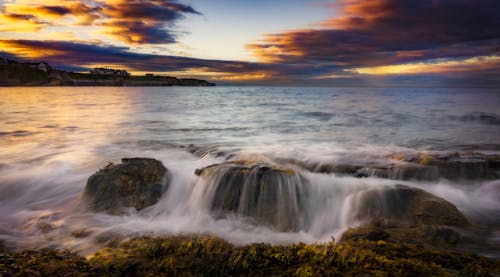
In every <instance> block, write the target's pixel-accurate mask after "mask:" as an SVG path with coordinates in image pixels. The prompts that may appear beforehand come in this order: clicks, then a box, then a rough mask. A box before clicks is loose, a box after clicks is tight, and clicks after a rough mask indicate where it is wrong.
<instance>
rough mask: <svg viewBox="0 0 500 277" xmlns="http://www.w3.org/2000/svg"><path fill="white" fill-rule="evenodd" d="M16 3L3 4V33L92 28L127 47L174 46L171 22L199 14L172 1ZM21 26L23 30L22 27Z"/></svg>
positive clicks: (20, 0) (21, 0)
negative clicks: (71, 27) (60, 28)
mask: <svg viewBox="0 0 500 277" xmlns="http://www.w3.org/2000/svg"><path fill="white" fill-rule="evenodd" d="M44 2H45V3H48V4H41V3H40V1H30V0H17V1H13V2H12V3H6V4H4V6H3V9H2V11H1V13H0V24H1V25H6V24H17V27H18V28H15V27H16V26H14V27H11V28H6V27H3V28H2V29H1V30H3V31H4V32H17V33H23V32H34V31H38V30H40V29H42V28H45V27H49V26H53V25H58V24H64V25H66V26H68V21H67V18H73V19H74V21H73V22H72V23H70V25H92V26H93V27H95V28H97V29H98V31H99V33H101V34H105V35H108V36H110V37H112V38H114V39H117V40H119V41H122V42H124V43H127V44H166V43H173V42H175V40H176V39H175V33H174V32H173V31H172V29H174V28H175V22H176V21H178V20H180V19H182V18H183V17H184V15H185V14H196V15H200V14H201V13H200V12H198V11H196V10H195V9H194V8H192V7H191V6H189V5H184V4H181V3H179V2H177V1H175V0H152V1H146V0H130V1H126V0H89V1H76V0H66V1H55V0H48V1H44ZM23 26H24V27H23Z"/></svg>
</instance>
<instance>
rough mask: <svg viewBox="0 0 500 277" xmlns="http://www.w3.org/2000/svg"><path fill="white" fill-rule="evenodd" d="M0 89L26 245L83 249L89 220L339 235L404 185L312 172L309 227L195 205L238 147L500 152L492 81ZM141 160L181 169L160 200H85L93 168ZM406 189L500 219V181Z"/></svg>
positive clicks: (7, 159) (355, 157)
mask: <svg viewBox="0 0 500 277" xmlns="http://www.w3.org/2000/svg"><path fill="white" fill-rule="evenodd" d="M0 95H1V96H0V207H1V210H0V239H4V240H7V241H8V242H14V241H15V242H17V243H20V244H22V245H26V246H32V245H35V246H39V245H41V244H42V245H47V244H48V245H57V246H64V247H75V248H77V249H87V247H89V246H88V241H86V240H85V239H78V238H75V237H74V236H71V235H70V234H71V233H72V232H75V231H77V230H81V229H82V228H90V229H94V233H93V234H94V235H93V236H92V240H93V241H96V240H99V239H102V237H105V236H106V234H108V233H113V234H116V233H140V234H144V233H156V234H168V233H178V232H210V233H215V234H217V235H220V236H223V237H225V238H227V239H229V240H230V241H233V242H248V241H271V242H289V241H306V242H312V241H317V240H322V239H330V237H331V235H332V234H334V235H336V236H337V235H339V234H340V232H341V231H342V230H344V229H345V228H346V227H347V226H349V224H351V223H352V222H346V221H345V220H343V218H345V217H346V214H345V213H348V211H346V210H345V209H346V206H345V205H346V204H345V203H346V199H348V198H349V196H350V195H352V194H353V193H356V192H359V191H360V190H363V189H366V188H369V187H374V186H380V185H394V182H393V181H390V180H382V179H377V178H367V179H357V178H352V177H339V176H336V175H334V174H331V175H325V174H313V173H307V177H308V179H309V182H310V183H311V186H312V189H313V190H315V191H317V192H318V193H317V195H318V197H319V196H321V201H320V200H318V201H317V202H318V203H321V206H318V207H312V209H313V210H317V213H316V214H315V215H314V217H315V219H310V221H311V225H310V227H309V228H308V229H307V230H301V231H298V232H288V233H284V232H278V231H276V230H271V229H268V228H265V227H260V226H253V225H251V224H249V223H248V222H245V221H242V220H241V219H239V218H232V219H231V218H229V219H228V218H226V219H218V220H215V219H214V218H212V217H211V216H210V214H208V213H207V212H206V211H203V210H198V211H196V212H193V211H190V213H189V214H186V209H185V207H186V204H187V203H183V202H186V201H188V200H189V199H191V198H192V195H191V193H192V190H193V186H194V185H195V184H196V182H197V176H195V175H194V174H193V172H194V170H195V169H196V168H200V167H203V166H207V165H210V164H213V163H219V162H222V161H224V160H225V158H227V157H230V156H238V157H247V158H248V157H251V158H253V159H255V157H259V158H258V159H261V160H263V159H266V157H267V158H268V157H272V158H282V159H286V158H293V159H297V160H302V161H328V162H342V163H347V164H349V163H360V162H361V163H367V162H370V163H384V162H387V157H388V156H390V155H391V154H394V153H415V152H419V151H437V152H442V151H444V152H450V151H476V152H483V153H490V154H491V153H498V152H499V151H500V123H499V122H500V115H499V114H498V107H499V106H500V93H498V91H495V90H482V89H399V88H392V89H382V88H379V89H371V88H269V87H243V88H241V87H217V88H173V87H167V88H101V87H95V88H94V87H92V88H85V87H78V88H0ZM192 144H193V145H195V146H196V147H200V148H196V149H197V150H196V151H195V150H193V149H194V146H192ZM193 153H194V154H193ZM207 153H209V154H207ZM134 156H147V157H153V158H157V159H160V160H161V161H163V163H164V164H165V165H166V166H167V167H168V168H169V169H170V170H171V172H172V173H173V184H172V186H171V188H170V190H169V192H168V193H167V194H166V195H165V196H164V197H163V198H162V199H161V201H160V202H159V203H158V204H157V205H155V206H154V207H152V208H151V209H149V210H147V211H145V212H142V213H140V214H130V215H128V216H122V217H117V216H109V215H104V214H92V213H89V212H87V211H86V210H85V209H83V208H82V207H81V206H80V201H79V195H80V193H81V191H82V189H83V187H84V186H85V182H86V179H87V178H88V177H89V176H90V175H91V174H92V173H93V172H95V171H97V170H98V169H99V168H100V167H103V166H105V165H106V164H107V163H108V162H109V161H117V160H119V159H120V158H122V157H134ZM400 183H401V182H400ZM407 184H408V185H412V186H419V187H424V188H426V189H427V190H429V191H431V192H433V193H435V194H437V195H439V196H441V197H444V198H446V199H447V200H449V201H451V202H453V203H454V204H456V205H457V206H458V207H459V208H460V209H461V210H462V211H464V212H466V213H468V214H469V215H476V216H478V217H481V215H485V214H489V215H492V214H493V215H500V204H499V203H498V198H496V197H498V195H499V192H498V191H499V190H500V188H499V185H498V184H499V183H498V180H494V181H484V182H477V183H476V184H474V185H473V186H464V185H463V184H455V183H453V182H450V181H446V180H441V181H439V182H438V183H434V184H427V183H420V182H407ZM316 204H317V203H316ZM497 219H498V217H497ZM315 220H316V221H315ZM490 221H491V219H490ZM493 222H494V223H493V224H494V225H495V226H497V227H498V226H499V225H500V223H499V222H495V220H493ZM40 224H41V225H40ZM43 224H46V228H41V227H40V226H42V227H43V226H45V225H43ZM89 226H90V227H89ZM41 238H43V239H41ZM45 241H47V243H45ZM42 242H43V243H42Z"/></svg>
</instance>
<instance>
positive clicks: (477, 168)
mask: <svg viewBox="0 0 500 277" xmlns="http://www.w3.org/2000/svg"><path fill="white" fill-rule="evenodd" d="M392 158H394V159H397V160H400V161H404V162H406V163H408V164H409V165H413V166H415V165H418V166H420V167H421V168H424V169H427V170H434V171H436V175H437V176H438V177H439V178H446V179H450V180H458V179H468V180H470V179H495V178H498V177H500V175H499V170H500V156H498V155H485V154H481V153H445V154H424V153H417V154H415V155H402V154H396V155H393V156H392Z"/></svg>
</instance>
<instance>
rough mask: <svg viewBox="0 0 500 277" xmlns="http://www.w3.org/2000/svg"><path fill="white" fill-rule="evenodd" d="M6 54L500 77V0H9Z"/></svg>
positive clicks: (326, 76) (210, 70) (365, 76)
mask: <svg viewBox="0 0 500 277" xmlns="http://www.w3.org/2000/svg"><path fill="white" fill-rule="evenodd" d="M0 6H1V9H0V56H3V57H7V58H10V59H16V60H23V61H40V60H44V61H47V62H49V63H50V64H52V65H53V66H55V67H56V68H60V69H65V70H71V71H88V69H90V68H93V67H100V66H111V67H115V68H120V69H127V70H129V71H131V72H132V73H135V74H144V73H149V72H153V73H158V74H166V75H174V76H179V77H186V76H189V77H198V78H204V79H209V80H212V81H216V82H219V83H223V84H224V83H228V84H230V83H235V84H279V85H287V84H290V85H297V84H304V85H314V84H320V85H321V84H332V85H335V84H336V85H409V86H447V85H450V86H490V87H499V85H500V1H498V0H421V1H420V0H419V1H416V0H371V1H361V0H338V1H314V0H267V1H266V0H254V1H243V0H210V1H208V0H198V1H195V0H190V1H182V0H180V1H172V0H152V1H141V0H131V1H125V0H82V1H76V0H64V1H61V0H45V1H38V0H3V1H2V0H0Z"/></svg>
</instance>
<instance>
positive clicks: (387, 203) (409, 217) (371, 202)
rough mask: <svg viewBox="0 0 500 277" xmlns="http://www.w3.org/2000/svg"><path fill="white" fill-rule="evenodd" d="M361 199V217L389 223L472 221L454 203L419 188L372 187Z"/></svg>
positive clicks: (394, 224) (359, 216) (465, 222)
mask: <svg viewBox="0 0 500 277" xmlns="http://www.w3.org/2000/svg"><path fill="white" fill-rule="evenodd" d="M358 201H359V202H358V203H359V206H358V207H357V209H356V210H357V214H356V218H357V219H358V220H363V221H366V220H374V219H375V220H382V221H383V222H384V225H386V226H397V227H405V226H415V225H449V226H465V225H467V224H468V221H467V219H466V218H465V217H464V216H463V215H462V213H460V211H458V209H457V208H456V207H455V206H454V205H453V204H451V203H450V202H448V201H446V200H444V199H442V198H440V197H437V196H435V195H433V194H431V193H428V192H426V191H424V190H422V189H418V188H411V187H407V186H403V185H396V186H395V187H385V188H383V189H379V190H370V191H367V192H365V193H363V194H362V195H361V196H360V199H359V200H358Z"/></svg>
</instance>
